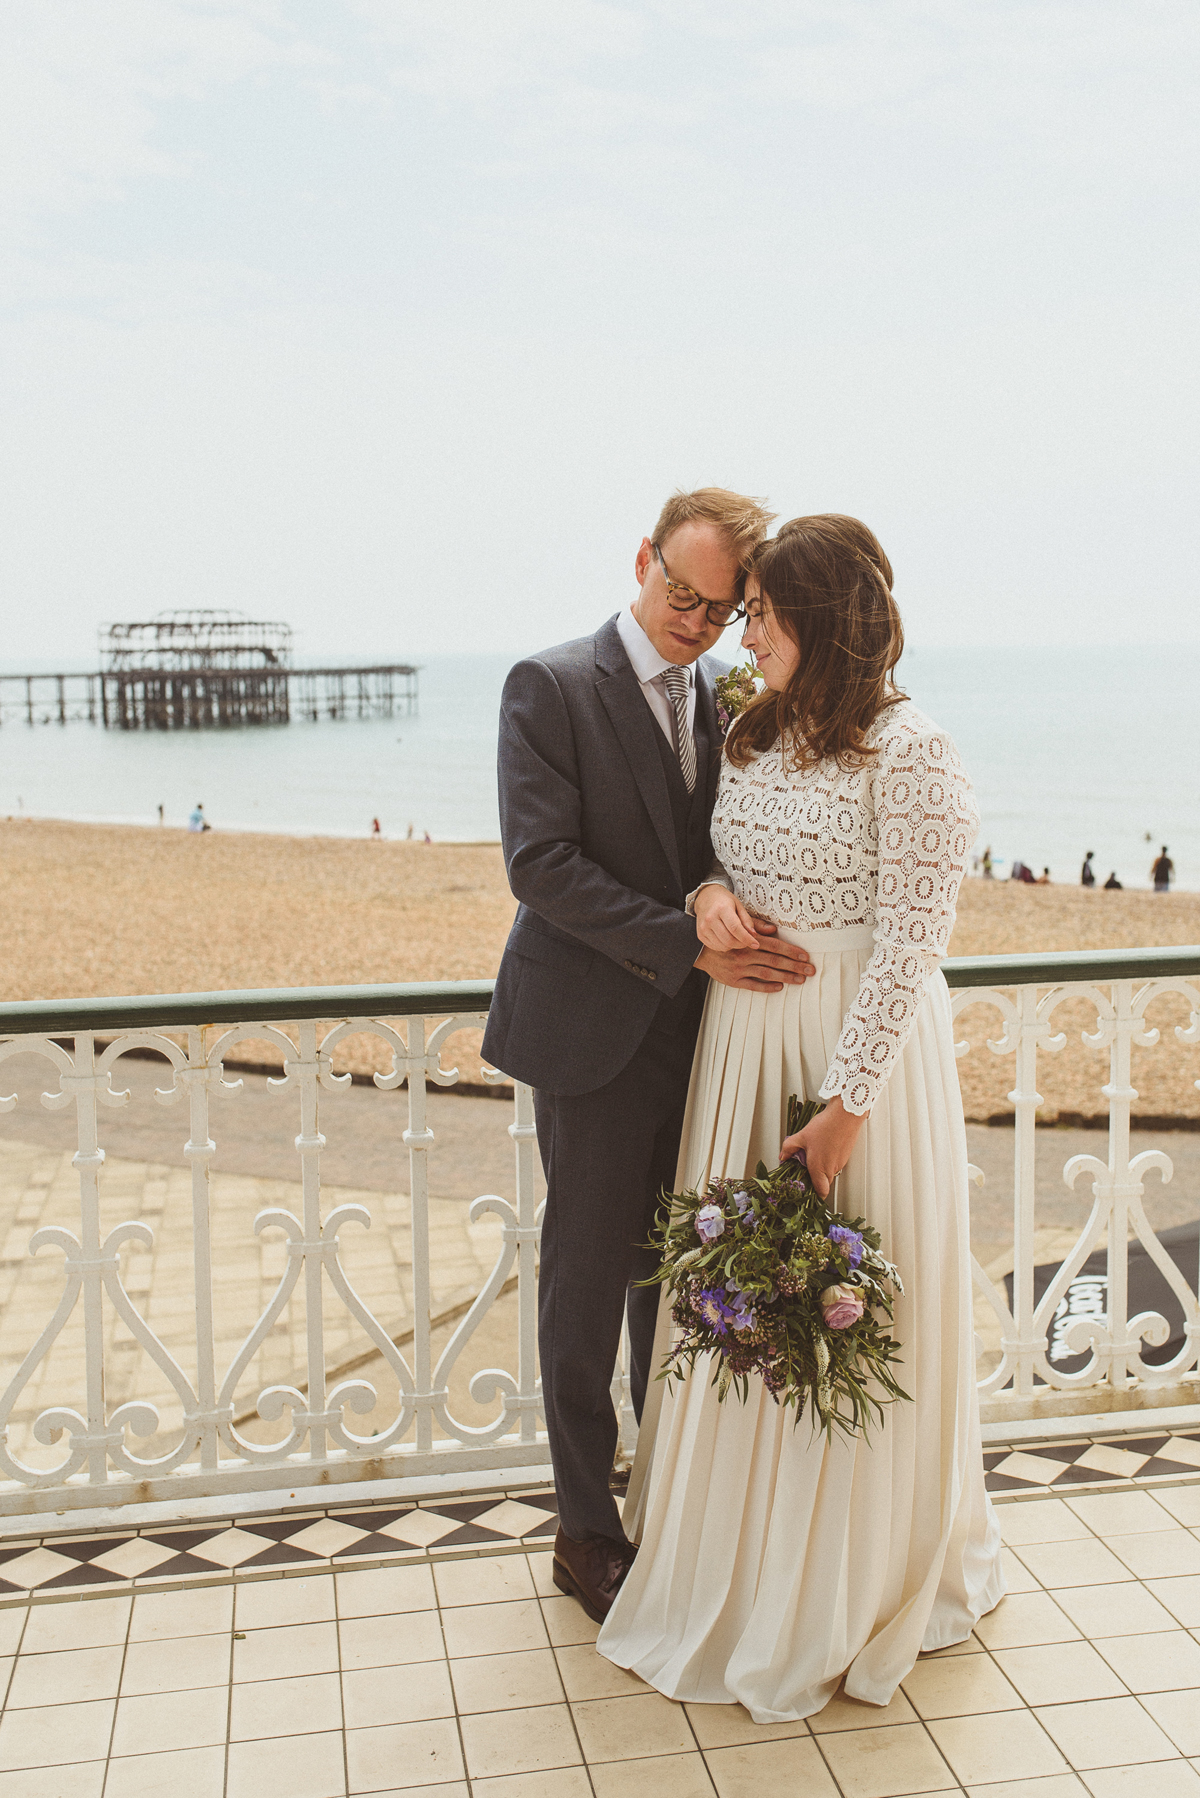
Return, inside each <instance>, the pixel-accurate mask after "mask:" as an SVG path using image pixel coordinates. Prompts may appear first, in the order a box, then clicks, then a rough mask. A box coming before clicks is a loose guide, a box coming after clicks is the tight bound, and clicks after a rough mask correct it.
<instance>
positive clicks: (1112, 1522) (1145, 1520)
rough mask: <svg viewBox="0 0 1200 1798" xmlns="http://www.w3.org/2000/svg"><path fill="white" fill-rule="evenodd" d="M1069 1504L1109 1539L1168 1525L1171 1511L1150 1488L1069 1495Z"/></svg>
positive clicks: (1084, 1520) (1082, 1519) (1158, 1528)
mask: <svg viewBox="0 0 1200 1798" xmlns="http://www.w3.org/2000/svg"><path fill="white" fill-rule="evenodd" d="M1066 1504H1067V1506H1068V1507H1069V1509H1070V1510H1072V1511H1074V1513H1075V1515H1076V1517H1078V1518H1079V1519H1080V1521H1081V1522H1083V1523H1086V1524H1087V1526H1088V1528H1089V1529H1090V1530H1094V1531H1095V1533H1096V1535H1098V1536H1103V1537H1105V1538H1106V1539H1107V1538H1108V1537H1109V1536H1127V1535H1133V1534H1135V1533H1136V1532H1137V1531H1138V1530H1161V1529H1166V1528H1167V1526H1168V1515H1167V1513H1166V1512H1164V1510H1163V1508H1162V1506H1161V1505H1158V1504H1156V1503H1155V1502H1154V1500H1153V1499H1152V1498H1151V1496H1150V1494H1149V1493H1148V1492H1094V1493H1092V1495H1091V1496H1090V1497H1088V1496H1086V1495H1085V1496H1083V1497H1081V1498H1068V1499H1067V1500H1066Z"/></svg>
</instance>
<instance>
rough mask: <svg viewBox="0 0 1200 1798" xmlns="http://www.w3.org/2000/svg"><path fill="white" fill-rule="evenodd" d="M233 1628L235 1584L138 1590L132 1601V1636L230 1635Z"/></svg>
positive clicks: (137, 1638)
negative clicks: (178, 1590) (167, 1589)
mask: <svg viewBox="0 0 1200 1798" xmlns="http://www.w3.org/2000/svg"><path fill="white" fill-rule="evenodd" d="M232 1629H233V1587H232V1586H196V1587H192V1588H190V1589H189V1590H187V1591H185V1592H141V1593H139V1594H138V1596H137V1597H136V1598H135V1599H134V1601H133V1619H132V1621H131V1623H130V1625H129V1640H130V1641H131V1642H153V1641H162V1640H163V1639H164V1638H166V1637H168V1636H204V1635H222V1634H223V1635H228V1634H229V1633H230V1631H231V1630H232Z"/></svg>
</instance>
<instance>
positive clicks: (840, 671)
mask: <svg viewBox="0 0 1200 1798" xmlns="http://www.w3.org/2000/svg"><path fill="white" fill-rule="evenodd" d="M750 573H751V574H756V575H757V576H758V578H759V582H760V584H761V586H762V590H763V593H764V594H765V595H766V597H767V598H768V599H769V600H770V602H771V617H770V628H771V630H772V631H773V632H779V631H783V632H785V633H786V635H787V636H788V637H790V638H791V640H792V642H793V643H794V644H795V645H796V646H797V648H798V649H799V651H800V660H799V661H798V663H797V664H796V669H795V672H794V673H793V675H792V677H791V679H790V680H789V681H788V684H787V686H786V687H784V688H782V689H781V690H780V691H779V692H777V693H776V692H772V691H771V689H770V688H768V689H767V690H766V691H765V692H763V693H761V694H760V695H759V696H758V698H757V699H755V700H753V701H752V702H751V703H750V705H748V706H747V707H746V709H745V711H744V712H742V713H741V714H740V716H739V717H737V718H736V719H735V720H734V722H733V724H732V726H731V727H730V731H729V735H728V737H727V738H726V740H725V753H726V755H728V757H729V759H730V761H731V762H733V763H734V765H735V766H736V767H739V768H742V767H745V765H746V763H747V762H748V761H750V759H751V757H752V756H755V755H760V754H761V753H762V752H763V751H764V750H767V749H770V748H771V747H772V745H773V744H774V743H775V742H777V741H778V740H779V739H780V738H782V739H783V742H784V746H785V753H786V752H789V751H790V752H791V754H792V755H793V756H794V757H795V760H796V762H797V764H798V765H799V766H801V767H804V766H811V765H812V764H813V763H815V762H821V761H824V760H825V759H826V758H827V757H834V758H836V760H837V761H838V762H839V763H840V764H841V765H842V766H843V767H845V766H852V765H854V764H855V763H861V762H864V761H868V760H869V759H870V758H871V757H872V756H873V755H875V754H876V750H875V749H874V748H873V747H872V746H871V745H870V744H868V742H867V740H866V737H867V732H868V731H869V730H870V728H871V725H872V724H873V723H874V722H875V719H876V718H877V717H878V716H879V714H880V712H882V711H885V710H886V709H887V707H889V706H893V705H897V704H899V702H900V701H901V700H902V699H906V698H907V697H908V695H907V694H906V693H902V692H901V691H900V689H899V688H898V687H897V686H896V684H895V682H894V681H893V680H892V670H893V668H895V666H896V663H897V662H898V661H899V660H900V656H901V652H902V651H903V649H904V626H903V625H902V624H901V622H900V613H899V611H898V609H897V606H896V601H895V600H894V599H893V597H892V565H891V563H890V562H889V561H888V559H887V557H886V556H885V555H884V553H883V549H882V547H881V545H880V543H879V540H878V539H877V537H876V536H875V533H874V532H873V531H869V530H868V529H867V527H866V525H865V524H863V523H861V522H860V520H859V519H857V518H846V517H843V516H842V515H841V514H840V513H838V512H825V513H821V514H819V515H817V516H816V517H813V518H792V519H790V520H789V521H788V523H787V524H785V525H782V526H781V527H780V529H779V531H778V533H777V535H776V536H774V537H772V538H771V539H770V541H769V542H767V543H764V544H763V545H762V547H761V548H760V549H759V551H758V553H757V555H756V556H755V558H754V562H753V565H752V567H751V569H750Z"/></svg>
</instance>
